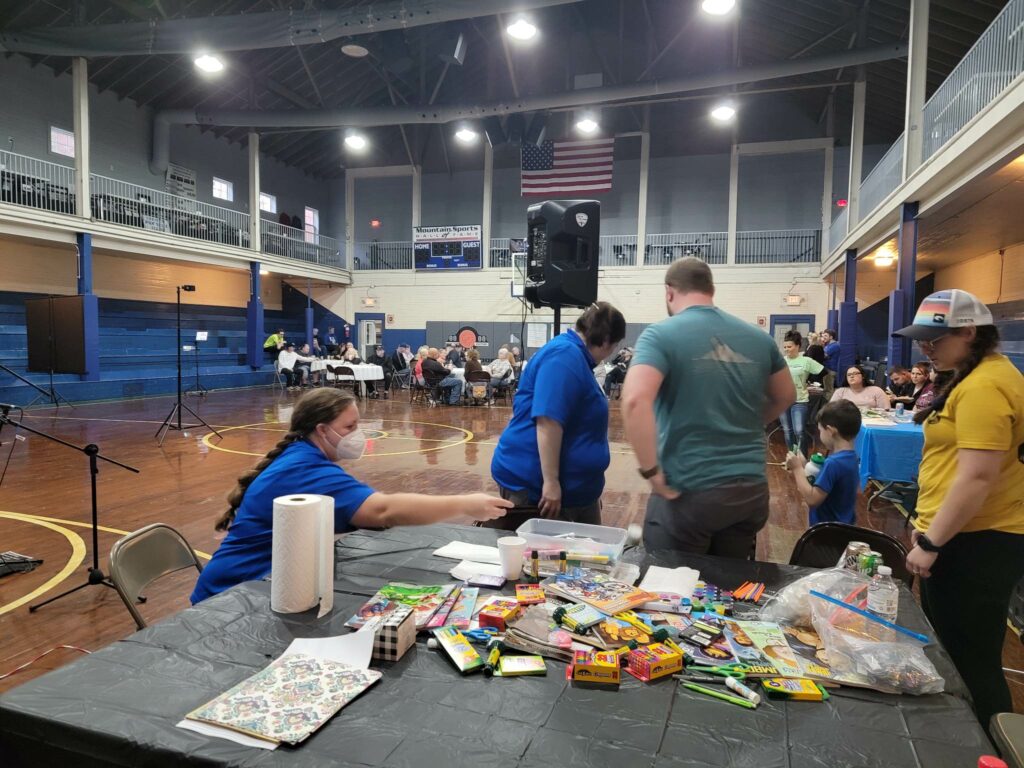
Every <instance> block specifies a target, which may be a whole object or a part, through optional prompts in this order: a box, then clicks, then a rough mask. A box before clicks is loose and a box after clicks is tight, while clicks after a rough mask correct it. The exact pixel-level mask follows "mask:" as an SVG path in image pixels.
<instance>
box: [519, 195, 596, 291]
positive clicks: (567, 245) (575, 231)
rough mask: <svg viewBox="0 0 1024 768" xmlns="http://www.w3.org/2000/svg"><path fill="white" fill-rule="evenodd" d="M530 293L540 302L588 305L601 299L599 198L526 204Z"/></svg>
mask: <svg viewBox="0 0 1024 768" xmlns="http://www.w3.org/2000/svg"><path fill="white" fill-rule="evenodd" d="M526 225H527V233H528V236H527V256H526V286H525V291H524V295H525V296H526V299H527V301H529V302H531V303H532V304H533V305H534V306H535V307H554V306H563V307H588V306H590V305H591V304H593V303H594V302H595V301H597V265H598V238H599V237H600V234H601V204H600V203H599V202H598V201H597V200H545V201H544V202H543V203H536V204H535V205H531V206H530V207H529V208H527V209H526Z"/></svg>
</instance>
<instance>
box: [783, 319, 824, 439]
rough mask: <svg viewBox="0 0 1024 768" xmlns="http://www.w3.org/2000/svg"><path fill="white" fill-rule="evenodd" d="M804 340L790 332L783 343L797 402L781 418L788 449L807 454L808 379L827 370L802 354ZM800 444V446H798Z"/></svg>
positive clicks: (798, 333)
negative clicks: (795, 448)
mask: <svg viewBox="0 0 1024 768" xmlns="http://www.w3.org/2000/svg"><path fill="white" fill-rule="evenodd" d="M802 344H803V339H802V338H801V336H800V331H789V333H787V334H786V336H785V341H783V342H782V353H783V354H784V355H785V357H786V364H787V365H788V366H789V373H790V375H791V376H792V377H793V384H794V386H795V387H796V402H795V403H793V404H792V405H791V406H789V408H788V409H787V410H786V412H785V413H783V414H782V416H781V417H780V418H779V421H781V422H782V434H783V435H784V436H785V439H786V448H787V449H790V450H792V449H793V446H795V445H796V446H797V447H798V449H799V451H800V452H802V453H804V455H806V454H807V452H806V450H804V449H805V448H806V446H805V445H804V443H805V442H806V431H805V427H806V425H807V408H808V401H809V399H810V398H809V397H808V395H807V379H808V378H809V377H810V376H816V375H817V374H819V373H821V372H822V371H824V370H825V366H824V365H822V364H821V363H819V362H817V361H816V360H812V359H811V358H809V357H804V355H802V354H801V353H800V350H801V347H802ZM798 444H799V445H798Z"/></svg>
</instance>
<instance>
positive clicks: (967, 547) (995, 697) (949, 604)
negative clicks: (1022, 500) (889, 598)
mask: <svg viewBox="0 0 1024 768" xmlns="http://www.w3.org/2000/svg"><path fill="white" fill-rule="evenodd" d="M931 571H932V575H931V577H930V578H927V579H921V605H922V607H923V608H924V612H925V614H926V615H927V616H928V619H929V621H931V623H932V626H934V627H935V632H936V634H938V636H939V640H941V641H942V645H943V646H944V647H945V648H946V650H947V651H948V652H949V655H950V656H951V657H952V658H953V663H954V664H956V668H957V669H958V670H959V671H960V675H961V676H962V677H963V678H964V682H965V683H967V688H968V689H969V690H970V692H971V697H972V698H973V699H974V711H975V713H976V714H977V716H978V720H979V721H980V722H981V724H982V726H983V727H984V728H985V729H986V730H988V725H989V720H990V719H991V718H992V715H994V714H996V713H998V712H1012V711H1013V701H1012V700H1011V698H1010V689H1009V687H1008V686H1007V685H1006V677H1005V676H1004V675H1003V641H1004V639H1005V637H1006V616H1007V613H1008V611H1009V607H1010V596H1011V595H1012V594H1013V589H1014V587H1016V586H1017V583H1018V582H1019V581H1020V580H1021V578H1022V577H1024V534H1018V533H1004V532H1003V531H975V532H973V533H960V534H957V535H956V536H954V537H953V538H952V539H950V541H949V543H947V544H946V546H945V547H943V548H942V552H941V553H940V554H939V557H938V559H936V561H935V564H934V565H933V566H932V568H931Z"/></svg>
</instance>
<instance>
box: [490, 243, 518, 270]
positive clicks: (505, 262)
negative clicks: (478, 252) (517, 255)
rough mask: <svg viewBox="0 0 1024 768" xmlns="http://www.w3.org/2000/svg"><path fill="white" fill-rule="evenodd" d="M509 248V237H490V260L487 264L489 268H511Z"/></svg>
mask: <svg viewBox="0 0 1024 768" xmlns="http://www.w3.org/2000/svg"><path fill="white" fill-rule="evenodd" d="M509 248H510V245H509V238H507V237H492V238H491V255H490V261H489V263H488V265H487V266H489V267H490V268H491V269H512V251H511V250H510V249H509Z"/></svg>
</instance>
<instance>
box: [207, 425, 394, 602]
mask: <svg viewBox="0 0 1024 768" xmlns="http://www.w3.org/2000/svg"><path fill="white" fill-rule="evenodd" d="M373 492H374V491H373V489H372V488H370V487H369V486H367V485H364V484H363V483H360V482H359V481H358V480H356V479H355V478H354V477H352V476H351V475H350V474H349V473H348V472H346V471H345V470H344V469H342V468H341V467H340V466H338V465H337V464H335V463H334V462H332V461H330V460H329V459H328V458H327V457H326V456H324V454H323V452H322V451H321V450H320V449H319V448H317V447H315V446H314V445H312V444H310V443H308V442H306V441H305V440H299V441H297V442H294V443H292V444H291V445H289V446H288V447H287V448H285V449H284V452H283V453H282V454H281V455H280V456H278V457H277V458H276V459H274V461H273V462H272V463H271V464H270V466H269V467H267V468H266V469H264V470H263V471H262V472H261V473H260V475H259V477H257V478H256V479H255V480H253V481H252V483H251V484H250V485H249V488H248V489H247V490H246V492H245V496H244V497H243V499H242V506H240V507H239V508H238V510H237V511H236V513H235V521H234V522H233V523H232V524H231V527H230V528H229V529H228V533H227V536H225V537H224V540H223V541H222V542H221V544H220V547H218V549H217V551H216V552H214V554H213V558H212V559H211V560H210V562H209V564H207V566H206V567H205V568H203V572H202V573H201V574H200V575H199V581H198V582H196V588H195V591H194V592H193V593H192V597H191V600H192V602H193V603H198V602H199V601H200V600H205V599H206V598H208V597H210V596H211V595H216V594H217V593H218V592H223V591H224V590H225V589H227V588H228V587H232V586H234V585H235V584H241V583H242V582H243V581H253V580H256V579H262V578H264V577H266V576H267V575H268V574H269V573H270V556H271V548H272V542H273V532H272V529H273V523H274V499H276V498H277V497H278V496H291V495H293V494H298V493H316V494H319V495H321V496H330V497H332V498H333V499H334V532H335V533H346V532H348V531H351V530H353V526H352V516H353V515H354V514H355V513H356V512H357V511H358V510H359V507H361V506H362V505H363V502H364V501H366V500H367V499H368V498H369V497H370V495H371V494H373Z"/></svg>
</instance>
